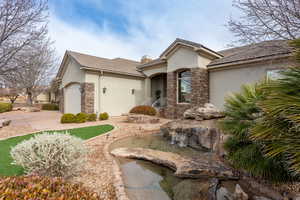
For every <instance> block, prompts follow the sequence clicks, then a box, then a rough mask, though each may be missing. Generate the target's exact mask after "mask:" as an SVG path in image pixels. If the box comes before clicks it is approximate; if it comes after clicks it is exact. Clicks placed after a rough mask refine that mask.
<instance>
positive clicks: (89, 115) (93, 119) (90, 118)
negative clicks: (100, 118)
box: [87, 113, 97, 122]
mask: <svg viewBox="0 0 300 200" xmlns="http://www.w3.org/2000/svg"><path fill="white" fill-rule="evenodd" d="M96 120H97V115H96V114H95V113H92V114H88V117H87V121H89V122H94V121H96Z"/></svg>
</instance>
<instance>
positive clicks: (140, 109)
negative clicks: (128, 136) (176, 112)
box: [130, 106, 156, 116]
mask: <svg viewBox="0 0 300 200" xmlns="http://www.w3.org/2000/svg"><path fill="white" fill-rule="evenodd" d="M130 113H134V114H142V115H151V116H155V115H156V110H155V108H153V107H151V106H136V107H134V108H132V109H131V110H130Z"/></svg>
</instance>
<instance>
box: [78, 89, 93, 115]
mask: <svg viewBox="0 0 300 200" xmlns="http://www.w3.org/2000/svg"><path fill="white" fill-rule="evenodd" d="M80 85H81V89H82V93H81V112H83V113H94V112H95V111H94V105H95V85H94V83H81V84H80Z"/></svg>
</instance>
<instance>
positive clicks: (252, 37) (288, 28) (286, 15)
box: [228, 0, 300, 44]
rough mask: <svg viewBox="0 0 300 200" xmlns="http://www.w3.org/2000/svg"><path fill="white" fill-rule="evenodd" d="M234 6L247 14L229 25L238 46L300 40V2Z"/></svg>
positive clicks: (242, 1) (254, 0) (244, 0)
mask: <svg viewBox="0 0 300 200" xmlns="http://www.w3.org/2000/svg"><path fill="white" fill-rule="evenodd" d="M234 6H235V7H236V8H238V9H239V10H240V11H241V12H242V14H243V15H242V16H241V17H240V18H239V19H234V18H231V19H230V20H229V22H228V26H229V30H230V31H231V32H233V33H234V35H235V36H236V37H237V38H238V40H237V41H236V42H237V43H241V44H249V43H257V42H261V41H265V40H273V39H284V40H289V39H296V38H299V37H300V0H235V1H234Z"/></svg>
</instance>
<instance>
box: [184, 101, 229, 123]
mask: <svg viewBox="0 0 300 200" xmlns="http://www.w3.org/2000/svg"><path fill="white" fill-rule="evenodd" d="M222 117H224V114H223V113H222V112H220V111H219V110H218V109H217V108H216V107H215V106H214V105H213V104H211V103H206V104H205V105H204V106H203V107H193V108H190V109H188V110H186V111H185V112H184V113H183V118H184V119H194V120H197V121H202V120H208V119H218V118H222Z"/></svg>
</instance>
